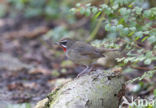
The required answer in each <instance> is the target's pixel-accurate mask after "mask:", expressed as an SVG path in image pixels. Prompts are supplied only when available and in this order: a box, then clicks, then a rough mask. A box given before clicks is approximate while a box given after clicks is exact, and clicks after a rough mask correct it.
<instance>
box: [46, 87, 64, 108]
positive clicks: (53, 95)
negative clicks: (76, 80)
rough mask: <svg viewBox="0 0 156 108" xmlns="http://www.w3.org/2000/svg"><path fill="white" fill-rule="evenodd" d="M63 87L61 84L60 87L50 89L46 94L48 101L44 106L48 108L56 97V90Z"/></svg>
mask: <svg viewBox="0 0 156 108" xmlns="http://www.w3.org/2000/svg"><path fill="white" fill-rule="evenodd" d="M62 87H63V85H61V86H60V87H58V88H56V89H55V90H54V91H52V92H51V93H50V94H49V95H48V96H47V98H48V102H47V103H46V105H45V108H49V107H50V106H51V105H52V103H53V102H54V101H55V99H57V96H58V92H59V90H60V89H61V88H62Z"/></svg>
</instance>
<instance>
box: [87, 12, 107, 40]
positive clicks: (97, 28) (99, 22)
mask: <svg viewBox="0 0 156 108" xmlns="http://www.w3.org/2000/svg"><path fill="white" fill-rule="evenodd" d="M104 19H105V18H104V13H102V15H101V17H100V19H99V21H98V23H97V25H96V27H95V28H94V30H93V32H92V33H91V35H90V37H89V38H88V39H87V41H88V42H89V41H92V40H93V39H94V38H95V36H96V34H97V32H98V30H99V28H100V27H101V24H102V21H103V20H104Z"/></svg>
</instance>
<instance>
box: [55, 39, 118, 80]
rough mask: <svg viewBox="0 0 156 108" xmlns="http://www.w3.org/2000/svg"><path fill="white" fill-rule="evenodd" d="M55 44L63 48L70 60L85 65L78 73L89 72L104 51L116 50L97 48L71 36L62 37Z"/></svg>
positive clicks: (102, 55)
mask: <svg viewBox="0 0 156 108" xmlns="http://www.w3.org/2000/svg"><path fill="white" fill-rule="evenodd" d="M57 44H58V45H59V46H60V47H61V48H63V50H64V52H65V55H66V57H67V58H68V59H69V60H71V61H72V62H74V63H76V64H80V65H85V66H86V68H85V69H84V70H83V71H82V72H81V73H79V74H78V76H77V77H79V76H81V75H82V74H84V73H87V72H90V71H91V70H92V66H93V65H94V63H96V60H97V59H98V58H100V57H105V55H104V53H105V52H108V51H117V50H118V49H99V48H96V47H94V46H92V45H90V44H89V43H86V42H84V41H78V40H74V39H71V38H63V39H61V40H60V41H59V42H57Z"/></svg>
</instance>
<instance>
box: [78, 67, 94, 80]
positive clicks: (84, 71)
mask: <svg viewBox="0 0 156 108" xmlns="http://www.w3.org/2000/svg"><path fill="white" fill-rule="evenodd" d="M91 70H92V66H86V68H85V69H84V70H83V71H82V72H81V73H79V74H78V75H77V78H78V77H80V76H81V75H83V74H85V73H88V72H90V71H91Z"/></svg>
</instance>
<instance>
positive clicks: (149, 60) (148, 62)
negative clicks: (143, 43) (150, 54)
mask: <svg viewBox="0 0 156 108" xmlns="http://www.w3.org/2000/svg"><path fill="white" fill-rule="evenodd" d="M151 62H152V60H151V59H146V60H145V61H144V63H145V64H146V65H149V64H151Z"/></svg>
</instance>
